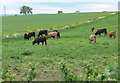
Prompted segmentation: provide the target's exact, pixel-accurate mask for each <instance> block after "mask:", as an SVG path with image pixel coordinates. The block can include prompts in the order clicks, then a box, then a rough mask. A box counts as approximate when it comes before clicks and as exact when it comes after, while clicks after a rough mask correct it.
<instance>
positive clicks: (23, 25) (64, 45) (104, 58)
mask: <svg viewBox="0 0 120 83" xmlns="http://www.w3.org/2000/svg"><path fill="white" fill-rule="evenodd" d="M103 14H105V13H81V14H63V15H33V16H17V17H15V16H9V17H3V34H4V33H10V32H24V31H27V30H29V29H30V30H31V29H33V30H36V29H45V28H53V27H54V26H59V27H60V26H65V25H70V24H75V23H78V22H79V21H81V20H85V19H89V18H91V17H95V16H99V15H103ZM117 18H118V15H117V14H116V15H112V16H109V17H106V18H104V19H101V20H97V21H94V22H92V23H89V24H83V25H79V26H76V27H74V28H69V29H64V30H60V33H61V38H60V39H48V41H47V43H48V45H47V46H42V45H41V44H40V45H32V41H33V40H34V38H31V39H30V40H23V37H18V38H15V39H3V45H2V48H3V56H2V57H3V68H5V67H7V68H8V69H9V72H10V73H11V74H12V75H13V74H15V75H14V80H27V79H26V78H25V76H24V73H25V72H26V71H29V70H30V69H29V64H32V65H33V66H35V65H36V68H35V72H36V73H37V77H35V79H34V80H37V81H57V80H59V81H64V77H63V76H62V73H61V70H60V64H61V63H63V62H64V63H66V64H67V67H68V68H69V69H70V70H72V71H73V72H74V73H75V74H76V75H77V76H78V77H80V75H82V73H83V72H84V68H83V67H84V63H85V62H89V61H92V62H93V64H94V66H91V67H96V68H95V70H96V71H97V72H98V75H102V74H103V73H104V72H105V69H106V68H107V67H108V65H109V64H110V63H111V62H113V63H117V55H118V20H117ZM91 26H95V30H98V29H101V28H107V30H108V32H109V31H112V30H115V31H117V38H116V39H112V38H109V37H108V35H101V36H97V43H96V44H93V43H89V40H88V39H89V36H90V35H91V34H94V33H95V32H92V31H91ZM54 28H57V27H54ZM25 53H26V54H25ZM27 54H28V55H27ZM89 64H90V63H89ZM9 66H10V67H9ZM112 66H113V67H114V65H112ZM15 68H17V69H18V70H19V71H18V70H16V69H15ZM83 74H84V73H83ZM112 76H114V75H112ZM83 78H84V76H83ZM81 79H82V78H81ZM96 79H97V78H94V79H92V81H95V80H96ZM79 80H80V79H79ZM105 80H108V79H107V77H106V78H105Z"/></svg>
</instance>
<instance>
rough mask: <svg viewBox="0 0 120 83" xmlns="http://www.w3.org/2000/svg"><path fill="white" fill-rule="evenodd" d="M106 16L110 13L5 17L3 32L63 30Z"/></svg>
mask: <svg viewBox="0 0 120 83" xmlns="http://www.w3.org/2000/svg"><path fill="white" fill-rule="evenodd" d="M106 14H108V12H105V13H104V12H99V13H98V12H96V13H70V14H43V15H27V16H23V15H22V16H5V17H3V18H2V19H3V20H2V25H3V26H2V31H3V34H13V33H16V32H17V33H19V32H30V31H38V30H41V29H53V28H61V27H64V26H70V25H73V24H79V23H80V22H82V21H85V20H86V19H90V18H93V17H96V16H102V15H106Z"/></svg>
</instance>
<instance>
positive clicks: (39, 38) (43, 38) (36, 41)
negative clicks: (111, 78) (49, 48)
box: [32, 37, 47, 45]
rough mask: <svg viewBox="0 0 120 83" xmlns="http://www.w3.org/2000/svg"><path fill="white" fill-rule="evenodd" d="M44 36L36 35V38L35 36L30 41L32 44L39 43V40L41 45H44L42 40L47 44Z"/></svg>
mask: <svg viewBox="0 0 120 83" xmlns="http://www.w3.org/2000/svg"><path fill="white" fill-rule="evenodd" d="M46 40H47V39H46V37H38V38H35V40H34V41H33V42H32V44H33V45H34V44H35V43H37V44H38V45H39V43H40V42H41V43H42V45H44V42H45V45H47V41H46Z"/></svg>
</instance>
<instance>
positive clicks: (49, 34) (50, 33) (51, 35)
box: [47, 32, 58, 38]
mask: <svg viewBox="0 0 120 83" xmlns="http://www.w3.org/2000/svg"><path fill="white" fill-rule="evenodd" d="M57 34H58V32H49V33H48V35H47V38H51V37H53V38H55V37H57V38H58V36H57Z"/></svg>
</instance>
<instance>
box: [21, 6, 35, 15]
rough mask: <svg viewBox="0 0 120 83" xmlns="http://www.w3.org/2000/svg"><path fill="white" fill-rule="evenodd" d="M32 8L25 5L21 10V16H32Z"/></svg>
mask: <svg viewBox="0 0 120 83" xmlns="http://www.w3.org/2000/svg"><path fill="white" fill-rule="evenodd" d="M32 10H33V9H32V8H30V7H29V6H25V5H23V6H22V7H21V8H20V14H23V15H27V14H29V13H30V14H32Z"/></svg>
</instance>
